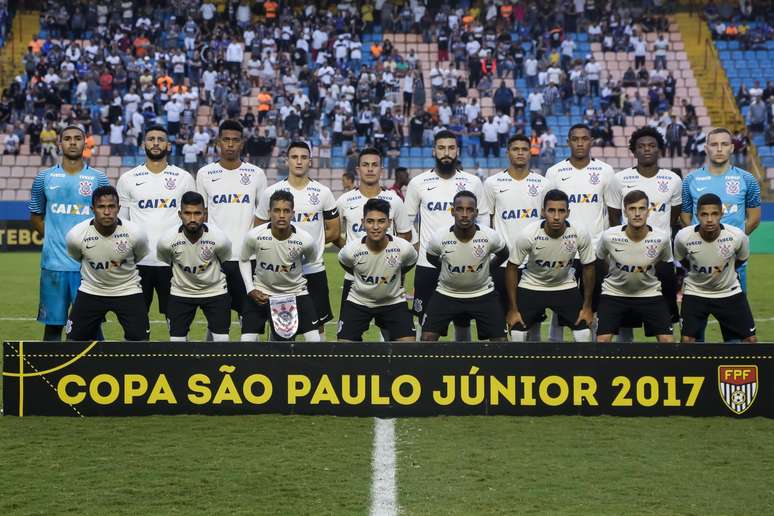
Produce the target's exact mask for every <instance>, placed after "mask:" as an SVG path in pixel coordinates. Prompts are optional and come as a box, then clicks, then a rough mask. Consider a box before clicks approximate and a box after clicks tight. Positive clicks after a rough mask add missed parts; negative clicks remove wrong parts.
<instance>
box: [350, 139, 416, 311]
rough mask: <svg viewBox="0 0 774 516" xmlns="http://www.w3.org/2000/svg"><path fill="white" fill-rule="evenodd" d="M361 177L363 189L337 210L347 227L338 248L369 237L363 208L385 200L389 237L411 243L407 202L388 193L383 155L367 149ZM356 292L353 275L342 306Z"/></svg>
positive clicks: (359, 161)
mask: <svg viewBox="0 0 774 516" xmlns="http://www.w3.org/2000/svg"><path fill="white" fill-rule="evenodd" d="M357 173H358V176H359V177H360V185H359V186H358V188H357V189H356V190H352V191H350V192H345V193H343V194H342V195H341V197H339V199H338V200H337V201H336V206H337V208H338V210H339V215H340V216H341V223H342V224H343V225H344V228H345V231H344V235H342V236H340V237H339V238H338V239H337V240H336V242H335V243H336V246H338V247H339V248H340V249H343V248H344V246H345V245H346V244H347V242H360V240H362V238H363V237H364V236H366V228H365V227H364V226H363V207H364V206H365V204H366V203H367V202H368V201H369V200H371V199H382V200H384V201H386V202H387V203H388V204H389V206H390V212H389V214H390V224H389V225H388V227H387V233H388V234H391V235H397V236H398V237H400V238H402V239H404V240H407V241H409V242H411V223H410V222H409V220H408V216H407V215H406V208H405V206H404V205H403V200H402V199H401V198H400V197H399V196H398V194H397V193H395V190H384V189H383V188H382V187H381V185H380V181H381V178H382V155H381V154H380V153H379V151H378V150H377V149H374V148H371V147H369V148H366V149H363V150H362V151H360V155H359V156H358V159H357ZM350 288H352V275H351V274H350V273H349V272H347V273H346V274H345V275H344V286H343V287H342V291H341V306H342V307H343V306H344V300H345V299H347V296H348V295H349V289H350Z"/></svg>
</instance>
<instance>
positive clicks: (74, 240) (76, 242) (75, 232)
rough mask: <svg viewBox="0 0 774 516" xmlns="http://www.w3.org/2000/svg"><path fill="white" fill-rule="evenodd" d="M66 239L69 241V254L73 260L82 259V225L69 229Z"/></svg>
mask: <svg viewBox="0 0 774 516" xmlns="http://www.w3.org/2000/svg"><path fill="white" fill-rule="evenodd" d="M65 240H66V241H67V254H69V255H70V256H71V257H72V258H73V260H76V261H81V226H80V225H76V226H74V227H73V228H72V229H71V230H70V231H68V232H67V236H66V237H65Z"/></svg>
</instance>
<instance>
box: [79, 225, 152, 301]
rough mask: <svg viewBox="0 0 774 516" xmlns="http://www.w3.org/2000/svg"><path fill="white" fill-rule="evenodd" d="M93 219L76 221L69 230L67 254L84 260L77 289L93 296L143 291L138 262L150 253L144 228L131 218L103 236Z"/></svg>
mask: <svg viewBox="0 0 774 516" xmlns="http://www.w3.org/2000/svg"><path fill="white" fill-rule="evenodd" d="M93 221H94V219H88V220H84V221H83V222H81V223H79V224H76V225H75V226H73V228H72V229H71V230H70V231H69V232H68V233H67V237H66V240H67V253H68V254H69V255H70V256H72V257H73V259H74V260H77V261H79V262H81V286H80V287H78V290H80V291H81V292H85V293H86V294H92V295H94V296H109V297H117V296H129V295H132V294H141V293H142V288H141V287H140V273H139V272H138V271H137V262H139V261H140V260H142V259H143V258H145V256H147V254H148V253H149V252H150V249H149V248H148V237H147V236H146V235H145V231H143V229H142V228H141V227H140V226H138V225H137V224H135V223H134V222H132V221H130V220H121V219H119V220H118V226H117V227H116V230H115V231H114V232H113V234H112V235H110V236H102V235H101V234H100V233H99V232H97V230H96V229H95V227H94V224H93Z"/></svg>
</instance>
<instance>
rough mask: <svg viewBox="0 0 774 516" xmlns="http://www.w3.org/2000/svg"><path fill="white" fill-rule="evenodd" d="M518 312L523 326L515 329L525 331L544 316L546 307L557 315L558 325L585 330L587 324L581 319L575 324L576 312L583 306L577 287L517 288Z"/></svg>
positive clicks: (543, 318)
mask: <svg viewBox="0 0 774 516" xmlns="http://www.w3.org/2000/svg"><path fill="white" fill-rule="evenodd" d="M517 301H518V303H519V313H520V314H521V318H522V320H524V327H521V328H516V329H517V330H521V331H527V330H528V329H529V328H530V326H532V325H533V324H535V323H538V322H541V321H543V320H545V318H546V312H545V311H546V309H547V308H550V309H551V310H552V311H553V312H554V313H556V314H557V315H558V316H559V326H569V327H570V328H572V329H573V330H585V329H586V328H588V325H587V324H586V322H585V321H581V323H580V324H578V325H576V324H575V321H577V320H578V314H579V313H580V311H581V308H582V307H583V298H582V297H581V294H580V291H579V290H578V289H577V288H570V289H566V290H532V289H528V288H521V287H519V288H518V289H517Z"/></svg>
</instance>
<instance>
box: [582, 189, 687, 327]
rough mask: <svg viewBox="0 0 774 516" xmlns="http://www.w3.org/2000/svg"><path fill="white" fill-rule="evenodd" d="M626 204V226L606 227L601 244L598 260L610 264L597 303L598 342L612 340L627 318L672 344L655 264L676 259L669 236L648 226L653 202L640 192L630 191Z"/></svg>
mask: <svg viewBox="0 0 774 516" xmlns="http://www.w3.org/2000/svg"><path fill="white" fill-rule="evenodd" d="M623 205H624V211H625V213H626V219H627V224H626V225H625V226H615V227H612V228H610V229H607V230H605V232H604V233H602V238H601V239H600V241H599V246H598V248H597V258H599V259H600V260H606V261H607V266H608V272H607V276H605V280H604V281H603V282H602V297H601V299H600V302H599V325H598V327H597V342H612V340H613V335H615V334H617V333H618V330H619V328H620V327H621V325H622V324H623V323H624V322H625V321H626V322H627V323H628V322H632V323H636V324H637V325H639V324H641V323H643V322H644V323H645V335H648V336H650V335H655V336H656V339H657V340H658V341H659V342H674V338H673V337H672V318H671V317H670V315H669V308H668V306H667V303H666V301H665V300H664V298H663V296H662V295H661V282H660V281H659V279H658V277H657V276H656V266H657V265H658V264H659V263H661V262H668V261H670V260H671V259H672V245H671V242H670V239H669V235H667V234H666V233H664V232H663V231H658V230H654V229H653V228H651V227H650V226H648V224H647V220H648V211H649V209H650V201H649V200H648V196H647V195H645V192H643V191H642V190H632V191H630V192H629V193H627V194H626V196H625V197H624V199H623ZM627 325H628V324H627Z"/></svg>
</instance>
